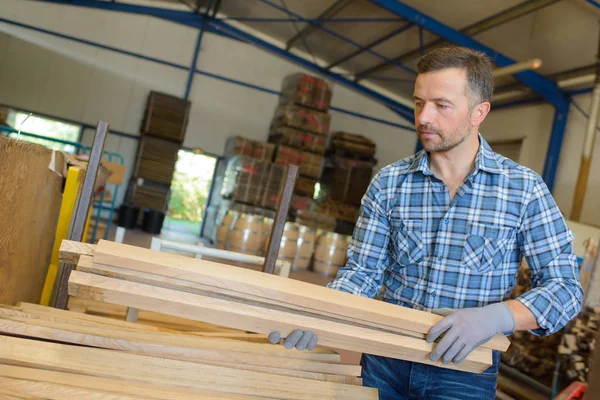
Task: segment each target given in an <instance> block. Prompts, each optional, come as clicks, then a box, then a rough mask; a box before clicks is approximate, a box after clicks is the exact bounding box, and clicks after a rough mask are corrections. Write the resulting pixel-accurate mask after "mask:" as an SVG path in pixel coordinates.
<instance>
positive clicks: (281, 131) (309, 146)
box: [269, 126, 327, 154]
mask: <svg viewBox="0 0 600 400" xmlns="http://www.w3.org/2000/svg"><path fill="white" fill-rule="evenodd" d="M269 142H271V143H275V144H280V145H284V146H290V147H294V148H296V149H300V150H303V151H309V152H311V153H316V154H325V144H326V142H327V137H325V136H320V135H316V134H313V133H310V132H304V131H301V130H299V129H295V128H291V127H288V126H277V127H274V128H273V130H272V131H271V133H270V134H269Z"/></svg>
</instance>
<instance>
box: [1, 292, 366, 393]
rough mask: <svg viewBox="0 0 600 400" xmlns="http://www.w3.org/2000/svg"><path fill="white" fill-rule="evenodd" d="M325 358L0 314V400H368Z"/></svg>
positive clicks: (95, 321)
mask: <svg viewBox="0 0 600 400" xmlns="http://www.w3.org/2000/svg"><path fill="white" fill-rule="evenodd" d="M358 375H360V366H356V365H347V364H342V363H340V356H339V354H337V353H335V352H334V351H332V350H328V349H316V351H312V352H299V351H294V352H291V351H287V350H285V349H283V348H282V347H281V346H273V345H272V344H265V343H253V342H249V341H245V340H231V339H229V338H223V337H219V336H210V335H209V336H201V335H198V334H190V333H186V332H181V331H176V330H168V329H164V328H157V327H154V326H149V325H143V324H140V323H129V322H125V321H122V320H114V319H110V318H103V317H97V316H91V315H87V314H81V313H77V312H72V311H63V310H57V309H53V308H49V307H44V306H39V305H34V304H28V303H19V304H18V305H17V306H16V307H11V306H2V305H0V398H2V396H13V397H12V398H15V397H16V398H40V399H41V398H43V399H61V400H62V399H65V398H76V399H109V398H110V399H170V400H171V399H172V400H175V399H178V400H179V399H198V398H210V399H232V400H233V399H239V400H252V399H266V398H278V399H314V398H318V399H349V400H350V399H376V398H377V391H376V390H375V389H370V388H365V387H362V386H361V385H362V382H361V380H360V379H359V378H357V376H358ZM9 398H10V397H9Z"/></svg>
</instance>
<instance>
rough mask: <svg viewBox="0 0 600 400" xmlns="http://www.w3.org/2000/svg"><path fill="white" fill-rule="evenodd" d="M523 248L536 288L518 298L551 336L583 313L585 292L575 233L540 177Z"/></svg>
mask: <svg viewBox="0 0 600 400" xmlns="http://www.w3.org/2000/svg"><path fill="white" fill-rule="evenodd" d="M518 240H519V248H520V251H521V253H522V254H523V255H524V257H525V259H526V261H527V264H528V265H529V269H530V270H531V285H532V289H531V290H529V291H528V292H526V293H524V294H523V295H521V296H520V297H518V298H517V300H519V301H520V302H521V303H522V304H523V305H525V307H527V308H528V309H529V310H530V311H531V312H532V313H533V315H534V316H535V318H536V320H537V322H538V324H539V325H540V327H541V328H540V329H536V330H533V331H531V332H532V333H534V334H536V335H538V336H547V335H551V334H553V333H555V332H556V331H558V330H560V329H562V328H563V327H564V326H565V325H566V324H567V323H568V322H569V321H570V320H571V319H573V318H574V317H575V316H576V315H577V314H578V313H579V311H580V310H581V304H582V299H583V289H582V287H581V283H580V281H579V266H578V264H577V257H576V256H575V253H574V251H573V234H572V233H571V231H570V229H569V228H568V226H567V224H566V222H565V219H564V218H563V216H562V214H561V212H560V210H559V209H558V207H557V205H556V203H555V202H554V199H553V198H552V195H551V194H550V192H549V190H548V188H547V187H546V185H545V184H544V182H543V181H542V180H541V178H538V181H537V182H536V185H535V187H534V189H533V193H532V195H531V199H530V201H529V202H528V204H527V209H526V211H525V215H524V217H523V220H522V223H521V227H520V229H519V235H518Z"/></svg>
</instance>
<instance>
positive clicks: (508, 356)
mask: <svg viewBox="0 0 600 400" xmlns="http://www.w3.org/2000/svg"><path fill="white" fill-rule="evenodd" d="M530 279H531V271H530V270H529V267H528V266H527V263H526V262H525V260H523V263H522V264H521V267H520V268H519V272H518V275H517V285H516V287H515V289H514V291H513V293H512V294H511V298H513V299H514V298H517V297H519V296H520V295H521V294H523V293H525V292H527V291H528V290H530V289H531V281H530ZM562 335H563V331H559V332H557V333H555V334H553V335H551V336H548V337H539V336H536V335H534V334H532V333H529V332H515V333H514V334H513V335H511V346H510V348H509V349H508V351H506V352H505V353H503V354H502V363H503V364H505V365H507V366H509V367H511V368H514V369H516V370H518V371H520V372H521V373H523V374H526V375H527V376H529V377H531V378H533V379H535V380H537V381H538V382H540V383H542V384H544V385H546V386H548V387H550V386H552V381H553V375H554V371H555V369H556V360H557V356H558V346H559V344H560V342H561V338H562Z"/></svg>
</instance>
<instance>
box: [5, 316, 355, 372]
mask: <svg viewBox="0 0 600 400" xmlns="http://www.w3.org/2000/svg"><path fill="white" fill-rule="evenodd" d="M0 332H2V333H9V334H14V335H19V336H26V337H34V338H39V339H47V340H54V341H59V342H62V343H73V344H80V345H86V346H93V347H100V348H106V349H113V350H124V351H128V352H131V353H136V354H145V355H149V356H155V357H163V358H171V359H174V360H183V361H191V362H196V363H201V364H206V365H218V366H223V367H231V368H239V369H245V370H248V371H258V372H269V373H272V374H275V375H284V376H296V377H299V378H306V379H314V380H321V381H328V382H339V383H347V381H346V379H345V377H344V376H342V375H347V376H349V377H352V376H354V377H356V376H359V375H360V367H359V366H353V365H343V364H328V363H315V362H306V361H301V360H294V359H284V358H280V357H269V356H257V355H254V354H249V353H240V352H233V351H218V350H210V349H208V350H207V349H202V348H200V349H198V348H193V347H182V346H174V345H164V344H157V343H151V342H147V341H144V339H145V338H144V335H143V334H142V335H138V336H139V339H138V340H131V339H122V338H120V336H121V335H119V333H118V332H116V333H114V334H110V333H109V332H107V331H106V330H104V331H102V330H99V329H98V328H89V327H84V326H77V325H76V324H66V323H57V322H51V321H44V320H35V319H33V320H31V319H27V318H22V317H7V316H2V317H0ZM130 333H131V332H127V334H125V335H124V336H133V335H131V334H130ZM174 339H175V340H176V338H174Z"/></svg>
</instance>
